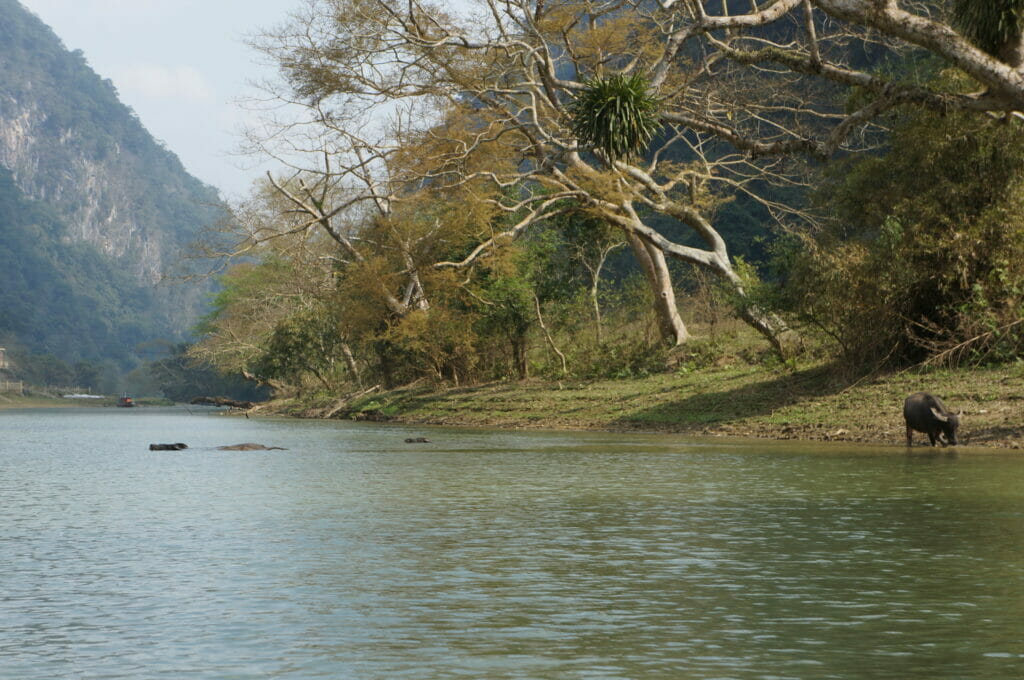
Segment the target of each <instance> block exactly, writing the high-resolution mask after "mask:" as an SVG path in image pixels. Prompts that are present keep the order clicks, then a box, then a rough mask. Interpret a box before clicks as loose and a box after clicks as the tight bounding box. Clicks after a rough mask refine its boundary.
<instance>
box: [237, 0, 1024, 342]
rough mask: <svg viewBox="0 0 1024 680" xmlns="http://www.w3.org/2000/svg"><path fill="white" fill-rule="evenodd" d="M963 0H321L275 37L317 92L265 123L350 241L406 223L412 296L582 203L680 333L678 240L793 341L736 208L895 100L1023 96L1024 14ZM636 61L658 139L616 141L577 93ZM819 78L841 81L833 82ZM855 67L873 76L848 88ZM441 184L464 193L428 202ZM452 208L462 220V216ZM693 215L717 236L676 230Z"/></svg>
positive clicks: (979, 103) (292, 191)
mask: <svg viewBox="0 0 1024 680" xmlns="http://www.w3.org/2000/svg"><path fill="white" fill-rule="evenodd" d="M1006 1H1007V2H1009V1H1011V0H1006ZM947 9H949V8H947V7H946V3H942V2H938V3H936V2H902V3H901V2H897V1H896V0H775V2H763V1H762V2H756V1H754V0H730V1H728V2H727V1H725V0H715V1H699V0H658V1H657V2H650V1H649V0H603V1H602V0H476V1H475V3H474V4H473V9H472V11H468V12H465V13H459V14H456V13H453V12H451V11H449V10H445V9H444V8H443V7H441V6H440V5H438V4H434V3H430V2H427V1H425V0H407V1H406V2H403V3H394V2H390V1H388V0H308V3H307V6H306V8H305V10H304V11H303V12H302V13H300V14H297V15H295V16H294V17H293V18H292V20H291V22H290V23H289V24H288V25H287V26H285V27H284V28H283V29H281V30H280V31H278V32H276V33H274V34H268V35H267V36H265V37H264V38H263V39H261V40H260V41H259V46H260V48H261V49H263V50H264V51H265V52H266V53H267V54H268V55H270V56H271V58H272V59H274V60H275V61H276V63H277V64H279V66H280V68H281V73H282V76H283V82H284V85H285V87H283V88H281V89H279V90H278V91H277V92H278V95H280V96H281V97H282V98H284V99H285V100H286V101H288V102H289V103H291V104H294V105H297V106H298V109H299V110H300V111H302V112H303V113H302V114H301V115H300V116H299V117H298V118H296V119H291V120H288V121H286V123H285V124H282V125H278V126H277V127H276V128H274V129H272V130H270V131H264V133H263V134H261V135H258V136H257V137H256V138H255V139H256V141H257V142H258V143H259V144H260V146H262V147H263V148H264V149H265V150H267V151H269V152H271V153H273V154H275V155H277V156H278V157H279V158H281V159H282V160H283V161H285V162H287V163H289V164H291V165H292V166H293V167H294V168H295V171H296V173H297V174H296V176H295V177H294V178H293V179H292V180H291V183H290V184H287V183H285V182H283V181H280V180H274V182H275V186H276V187H277V190H278V191H279V192H280V193H281V194H282V195H283V196H285V197H286V198H287V199H288V201H290V203H291V205H292V210H294V211H296V213H297V214H301V215H304V216H305V222H304V224H305V226H306V227H308V228H313V227H320V228H322V229H323V230H325V231H326V232H327V233H329V234H330V235H331V237H332V238H334V239H335V241H336V242H337V243H338V244H339V245H340V246H341V248H342V251H343V252H344V253H345V256H346V257H347V258H348V259H349V260H350V261H352V262H357V263H358V262H360V261H361V259H365V258H366V255H365V251H364V250H362V249H361V248H360V244H359V242H358V239H359V238H362V236H361V233H362V232H361V231H360V230H361V229H364V228H365V223H366V220H369V219H372V221H374V222H375V223H376V224H378V225H379V224H380V223H381V221H384V222H386V223H388V224H389V225H402V226H401V227H398V226H393V227H391V228H392V231H393V233H392V235H391V238H390V242H389V246H388V247H389V248H390V249H391V250H393V251H394V252H395V253H396V259H395V262H396V263H398V264H397V265H396V266H395V268H394V273H396V274H400V277H399V278H400V279H401V283H400V284H399V283H397V279H396V278H395V277H389V278H387V281H388V282H389V283H387V284H386V285H387V286H389V287H388V289H387V295H385V300H386V302H387V304H388V306H389V307H390V308H391V309H392V310H393V312H394V313H395V314H397V315H401V314H403V313H406V312H407V310H408V309H410V307H416V308H425V307H426V306H429V303H428V301H427V299H426V294H425V290H424V286H423V282H422V276H424V275H425V272H426V271H427V270H433V271H439V270H446V269H447V270H456V271H458V270H466V269H470V268H472V267H473V265H474V264H475V263H476V262H477V261H478V260H479V258H481V257H485V256H486V255H487V254H488V253H489V252H490V250H491V249H492V248H493V247H495V246H498V245H500V244H501V243H503V242H506V241H508V240H510V239H514V238H517V237H518V236H520V235H521V234H523V233H524V232H525V231H526V230H527V229H529V228H530V226H531V225H533V224H536V223H537V222H539V221H542V220H545V219H547V218H550V217H552V216H553V215H556V214H558V213H559V212H561V211H563V210H565V209H566V206H567V205H568V204H570V203H571V204H572V206H573V207H574V208H580V207H581V208H582V209H584V210H586V211H587V212H588V213H589V214H591V215H592V216H594V217H596V218H598V219H600V220H603V221H605V222H607V223H608V224H611V225H614V226H615V227H617V228H618V229H620V230H621V231H622V233H623V237H624V240H625V241H627V242H628V243H629V244H630V245H631V247H632V249H633V252H634V254H635V255H636V257H637V260H638V262H639V263H640V265H641V268H642V270H643V271H644V273H645V275H646V276H647V280H648V281H649V283H650V285H651V288H652V290H653V292H654V298H655V301H656V310H657V312H658V318H659V321H660V326H661V328H662V333H663V335H664V336H665V337H666V338H667V339H669V340H670V341H671V342H674V343H680V342H683V341H684V340H685V339H686V338H687V337H688V333H687V330H686V328H685V326H684V325H683V323H682V321H681V319H680V317H679V314H678V311H677V309H676V300H675V293H674V289H673V286H672V279H671V276H670V274H669V269H668V266H667V261H666V258H674V259H677V260H680V261H683V262H686V263H689V264H692V265H695V266H698V267H701V268H703V269H705V270H706V271H708V272H711V273H713V274H714V275H715V276H717V277H719V278H720V279H721V280H723V281H724V282H726V283H727V284H728V285H730V286H731V287H732V288H733V289H734V291H735V293H736V295H735V297H736V298H737V299H739V300H740V301H741V303H740V305H739V308H740V312H741V314H742V316H743V317H744V319H745V320H746V321H747V322H748V323H750V324H751V325H752V326H753V327H755V328H757V329H758V330H759V331H760V332H761V333H763V334H764V335H765V337H767V338H768V339H769V340H770V341H771V342H772V343H773V344H774V345H775V346H776V347H777V348H778V347H780V344H779V334H780V332H781V331H782V330H783V327H782V325H781V323H780V322H779V321H778V320H777V319H774V318H773V317H771V316H770V315H768V314H765V313H764V312H763V311H761V310H760V309H758V308H757V307H756V305H754V304H752V303H749V302H742V301H743V300H745V299H746V298H745V292H744V282H743V280H742V278H741V276H740V275H739V274H738V273H737V271H736V269H735V267H734V263H733V262H732V259H731V257H730V254H729V248H728V245H727V243H726V240H725V239H724V238H723V237H722V234H721V233H720V231H719V230H718V229H717V228H716V222H715V215H716V208H717V206H719V205H720V204H721V203H722V202H723V201H726V200H729V199H732V198H734V197H736V196H738V195H744V196H747V197H749V198H750V199H752V200H754V201H759V202H761V203H762V204H763V205H764V206H765V207H766V208H767V209H768V210H769V211H771V212H773V213H775V214H782V213H786V212H787V211H788V212H790V213H793V212H794V211H793V208H792V207H791V206H785V205H781V204H779V203H777V202H774V201H772V200H771V198H770V195H771V194H770V193H769V194H766V193H765V192H764V191H763V189H764V187H766V186H773V185H774V186H780V185H781V186H787V185H794V184H796V183H798V182H799V181H800V178H799V174H798V170H799V166H798V165H797V164H795V163H794V162H793V159H795V158H800V157H805V156H810V157H814V158H818V159H823V158H828V157H830V156H831V155H832V154H834V153H835V152H836V151H838V150H854V149H858V148H863V147H866V146H870V145H871V144H872V143H873V142H874V141H875V140H874V138H873V137H872V135H873V133H875V132H878V130H879V128H878V127H877V126H876V125H875V121H876V120H878V118H879V116H880V115H881V114H882V113H884V112H885V111H887V110H889V109H892V108H893V107H895V106H899V105H902V104H906V103H913V104H920V105H925V106H931V107H935V108H948V107H959V108H965V109H973V110H979V111H989V112H992V111H1000V112H1009V111H1016V110H1017V109H1018V108H1020V104H1021V103H1024V75H1022V74H1021V73H1020V71H1019V61H1020V60H1019V59H1018V58H1017V57H1014V56H1013V55H1015V54H1019V53H1020V49H1019V43H1020V35H1021V33H1020V31H1019V30H1018V31H1016V32H1013V31H1011V32H1010V33H1008V34H1006V35H1007V37H1006V38H1005V40H1004V42H1005V43H1006V44H1004V45H1001V46H1000V47H999V49H998V50H997V51H996V54H991V53H990V52H988V51H986V50H985V49H982V48H980V47H978V46H976V45H975V44H974V43H973V42H972V41H971V39H969V38H967V37H964V36H963V35H961V34H960V33H958V32H957V31H956V30H955V29H954V28H953V24H952V23H951V22H952V21H953V18H952V16H953V15H952V14H951V12H949V11H946V10H947ZM853 44H858V45H869V46H870V45H879V46H881V47H882V48H884V49H887V50H891V51H893V53H898V52H899V51H900V50H919V51H920V50H924V51H928V52H931V53H933V54H935V55H936V56H938V57H939V58H941V59H945V60H946V61H947V62H948V63H950V64H951V65H954V66H956V67H958V68H960V69H962V70H963V71H964V72H965V73H967V74H969V75H970V76H972V77H973V78H974V79H975V80H976V81H977V82H978V83H979V85H980V86H981V87H979V89H978V90H977V91H973V92H966V91H957V90H949V91H938V90H935V89H931V88H929V87H924V86H921V85H917V84H914V83H904V82H900V81H898V80H891V79H888V78H886V77H884V76H882V75H879V74H877V73H872V72H868V71H865V70H862V69H859V68H857V67H856V65H855V64H854V63H852V62H851V61H850V59H849V55H850V54H851V50H850V49H849V48H850V46H851V45H853ZM616 76H628V77H629V78H630V79H632V80H633V82H634V83H637V84H638V85H639V86H640V87H643V88H646V91H647V94H649V95H650V97H651V99H652V100H653V101H656V102H657V112H656V115H657V118H658V121H659V125H660V127H659V130H658V132H657V134H655V135H654V136H653V137H652V138H651V139H650V145H649V146H648V148H647V149H646V150H645V151H644V152H643V153H637V154H632V155H631V154H628V153H625V154H618V153H609V152H608V151H607V150H606V149H605V148H603V147H602V146H601V145H599V144H590V143H588V142H587V141H582V138H581V136H580V134H579V128H578V127H577V126H576V125H574V123H575V119H574V112H575V109H574V107H575V104H576V102H578V101H579V100H580V98H581V97H582V96H583V95H584V94H585V93H586V92H587V91H588V88H591V87H592V86H593V85H594V84H595V83H598V84H599V83H603V82H606V81H607V80H608V79H609V78H611V77H616ZM808 79H816V80H819V81H821V82H824V83H830V84H832V85H833V86H834V89H832V90H827V91H824V92H821V94H820V95H817V96H812V94H810V93H811V92H813V91H814V90H813V88H810V87H808ZM850 88H858V89H859V90H860V91H862V92H864V93H866V96H864V97H862V98H861V99H860V100H859V101H860V104H859V106H858V107H856V108H854V109H853V110H846V109H844V108H843V106H842V105H841V102H842V97H843V95H844V94H845V93H846V92H848V91H849V90H850ZM304 130H308V131H310V132H309V133H308V134H306V135H305V137H304V136H303V135H304V134H305V133H303V131H304ZM296 140H300V141H296ZM301 140H305V141H304V142H303V141H301ZM310 140H315V143H311V141H310ZM310 160H313V161H315V162H313V163H310ZM424 193H427V194H430V195H431V196H433V197H434V198H435V199H440V200H442V201H448V202H454V203H455V204H457V205H458V206H459V209H458V210H451V211H448V212H447V213H445V214H440V213H438V212H437V210H436V209H435V210H434V211H433V213H432V218H433V221H431V219H424V214H425V213H430V210H427V209H425V206H426V205H427V204H426V202H425V200H424V198H423V196H424ZM451 220H454V221H456V222H458V223H459V227H458V233H459V234H461V237H460V238H455V237H453V236H450V235H449V234H448V229H449V227H450V226H451V224H450V223H449V221H451ZM336 221H338V222H341V223H343V224H345V225H346V227H345V229H340V228H339V227H338V226H337V225H336V224H335V222H336ZM411 225H414V226H411ZM346 230H347V231H346ZM680 230H687V231H689V232H691V233H693V234H695V235H696V236H697V237H698V238H699V241H700V243H702V244H703V245H702V247H695V246H692V245H686V244H684V243H682V242H680V241H679V240H677V239H675V238H670V237H669V236H668V234H678V233H680ZM467 236H472V238H471V239H469V240H468V241H467V240H466V239H465V238H462V237H467ZM438 241H444V242H445V243H447V246H448V247H444V248H439V247H437V242H438ZM467 243H468V245H467Z"/></svg>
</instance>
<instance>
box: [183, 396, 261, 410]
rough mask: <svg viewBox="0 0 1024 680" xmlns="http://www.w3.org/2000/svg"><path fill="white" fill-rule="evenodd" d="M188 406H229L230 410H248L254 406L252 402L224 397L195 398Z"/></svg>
mask: <svg viewBox="0 0 1024 680" xmlns="http://www.w3.org/2000/svg"><path fill="white" fill-rule="evenodd" d="M189 403H190V404H206V405H210V406H230V407H231V408H244V409H250V408H252V407H253V406H255V405H256V403H255V402H252V401H236V400H235V399H228V398H226V397H196V398H195V399H193V400H192V401H190V402H189Z"/></svg>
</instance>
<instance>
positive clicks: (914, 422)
mask: <svg viewBox="0 0 1024 680" xmlns="http://www.w3.org/2000/svg"><path fill="white" fill-rule="evenodd" d="M960 415H961V414H960V413H953V412H952V411H950V410H949V409H947V408H946V405H945V404H943V403H942V400H941V399H939V398H938V397H936V396H935V395H933V394H928V393H927V392H915V393H914V394H911V395H910V396H909V397H907V399H906V401H904V402H903V419H904V420H905V421H906V422H907V446H910V445H911V444H912V440H913V436H914V430H917V431H918V432H924V433H925V434H926V435H928V439H929V440H930V441H931V443H932V446H935V442H936V441H938V442H940V443H941V444H942V445H943V446H949V445H953V446H956V443H957V442H956V430H957V428H958V427H960Z"/></svg>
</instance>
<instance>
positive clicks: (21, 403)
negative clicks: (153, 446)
mask: <svg viewBox="0 0 1024 680" xmlns="http://www.w3.org/2000/svg"><path fill="white" fill-rule="evenodd" d="M135 403H136V405H137V406H171V405H173V403H174V402H172V401H171V400H170V399H163V398H159V397H152V398H142V399H136V400H135ZM78 406H92V407H96V406H110V407H114V406H117V397H113V396H106V397H103V398H101V399H67V398H65V397H54V396H47V395H44V394H30V395H25V396H22V395H14V394H0V411H3V410H10V409H22V408H74V407H78Z"/></svg>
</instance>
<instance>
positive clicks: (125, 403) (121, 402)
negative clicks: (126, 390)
mask: <svg viewBox="0 0 1024 680" xmlns="http://www.w3.org/2000/svg"><path fill="white" fill-rule="evenodd" d="M117 405H118V406H120V407H121V408H130V407H132V406H135V400H133V399H132V398H131V397H129V396H128V395H127V394H125V395H122V397H121V398H120V399H118V400H117Z"/></svg>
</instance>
